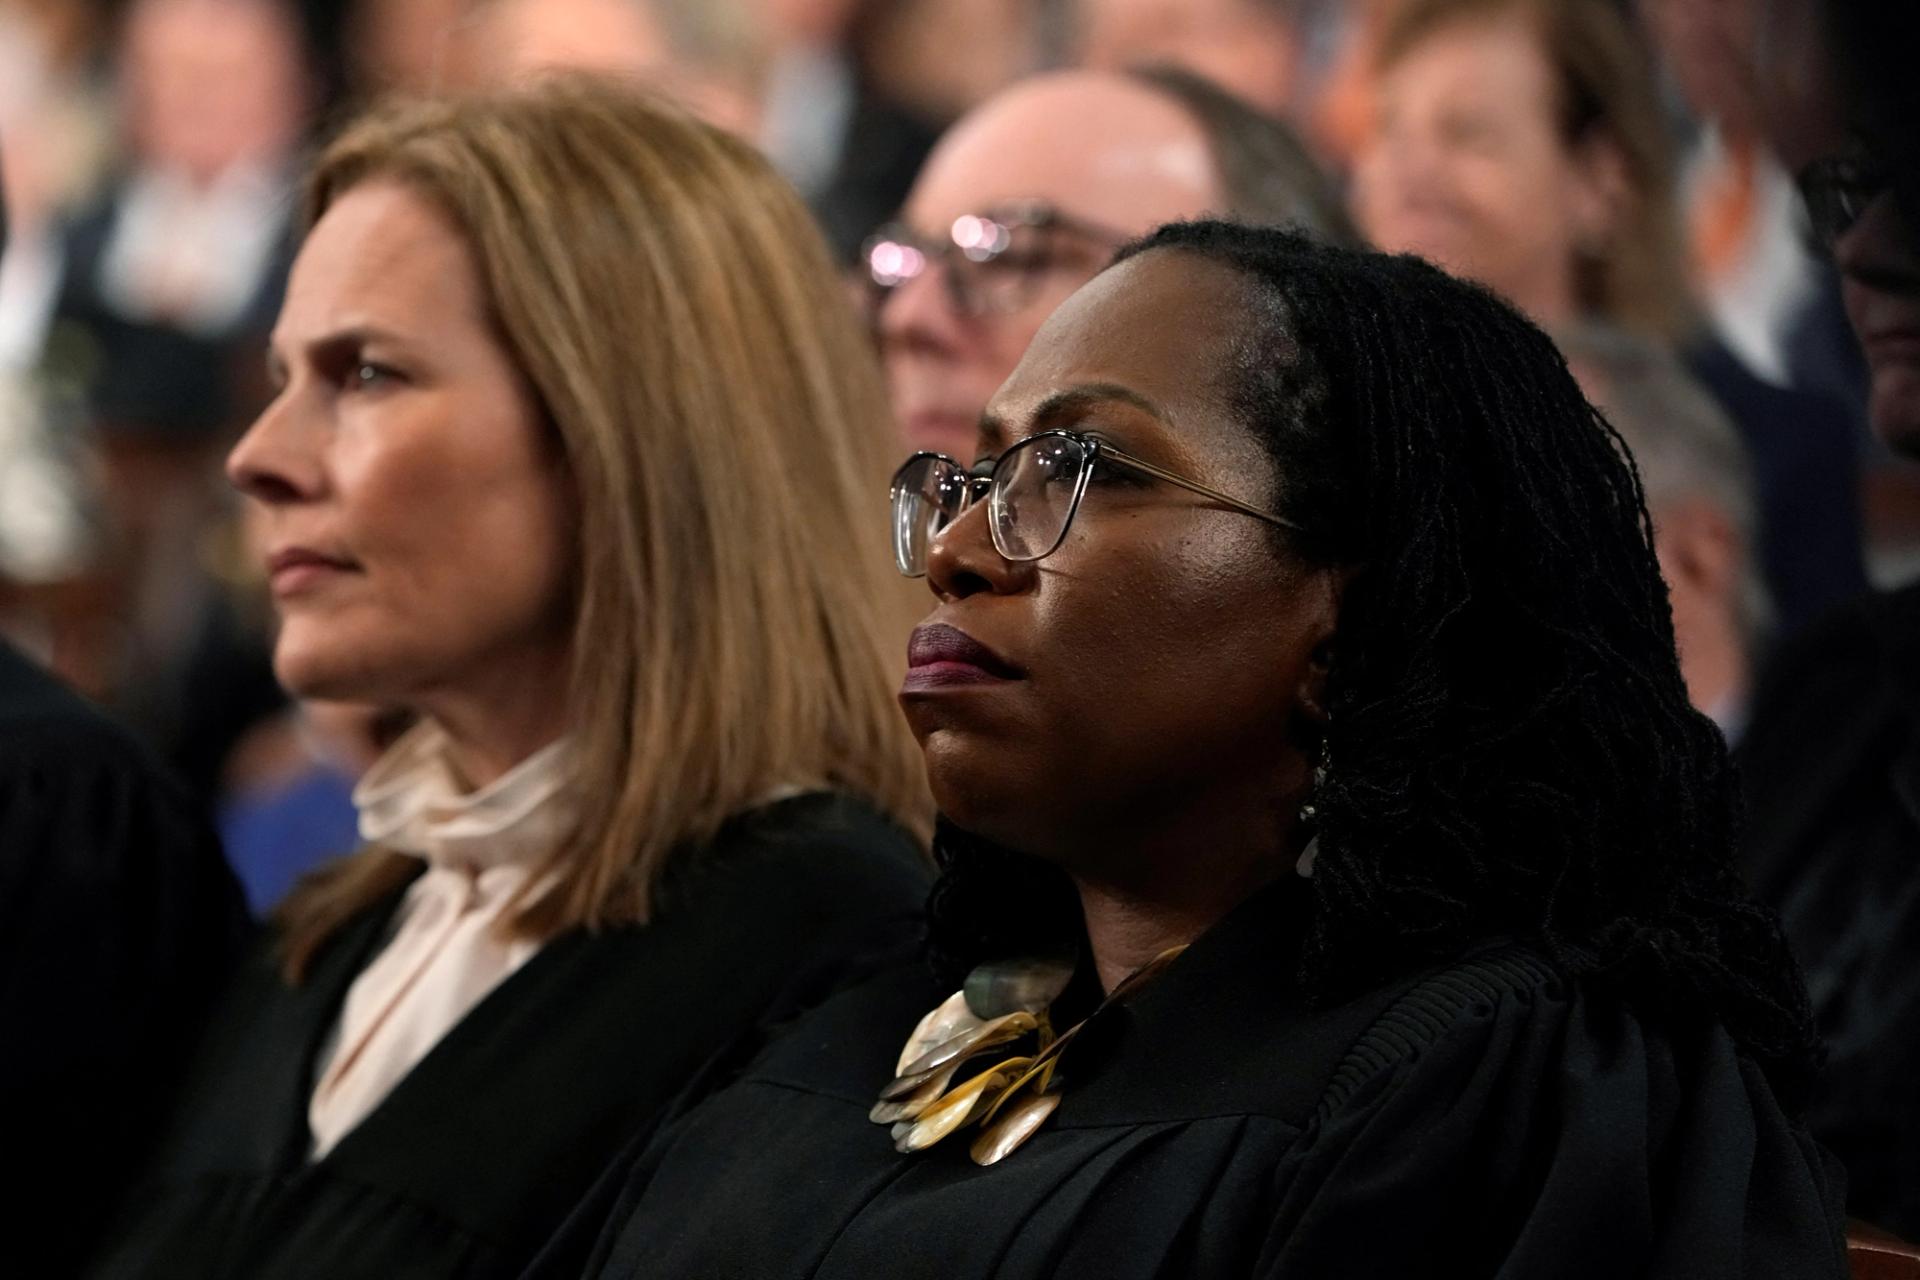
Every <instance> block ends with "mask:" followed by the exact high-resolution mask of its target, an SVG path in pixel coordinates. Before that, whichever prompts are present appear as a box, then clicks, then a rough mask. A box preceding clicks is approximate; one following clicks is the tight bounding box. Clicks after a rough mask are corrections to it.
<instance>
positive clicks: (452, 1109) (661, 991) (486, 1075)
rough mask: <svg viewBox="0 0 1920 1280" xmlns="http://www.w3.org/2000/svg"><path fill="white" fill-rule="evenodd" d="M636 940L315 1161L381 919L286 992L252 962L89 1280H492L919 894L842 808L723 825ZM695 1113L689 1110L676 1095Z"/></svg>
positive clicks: (907, 857)
mask: <svg viewBox="0 0 1920 1280" xmlns="http://www.w3.org/2000/svg"><path fill="white" fill-rule="evenodd" d="M693 865H694V866H695V867H696V868H697V869H696V870H694V871H692V872H691V873H690V874H688V875H687V876H686V877H685V878H684V879H682V880H681V881H680V882H678V883H677V884H676V885H675V887H674V891H673V892H672V894H671V895H670V896H669V897H668V898H667V899H666V901H665V903H664V905H663V906H662V909H661V911H660V912H659V914H658V915H657V916H656V917H655V919H654V921H653V922H652V923H651V924H649V925H647V926H646V927H644V928H628V929H614V930H608V931H605V932H602V933H598V934H591V935H589V934H587V933H584V932H574V933H570V934H567V935H563V936H561V937H559V938H556V939H554V940H553V941H551V942H549V943H548V944H547V945H546V946H544V947H543V948H542V949H541V950H540V951H538V952H536V953H535V954H534V956H533V957H532V959H530V960H528V961H527V963H526V964H525V965H523V966H522V967H521V968H519V969H518V970H516V971H515V972H514V973H513V974H512V975H510V976H509V977H508V978H507V979H506V980H505V981H504V982H502V983H501V984H500V986H499V987H497V988H495V989H494V991H492V992H491V993H490V994H489V995H488V996H487V997H486V998H485V999H483V1000H482V1001H481V1002H480V1004H478V1005H477V1006H475V1007H474V1008H473V1009H472V1010H471V1011H470V1012H469V1013H468V1014H467V1016H466V1017H465V1018H463V1019H462V1020H461V1021H460V1022H459V1023H458V1024H457V1025H456V1026H455V1027H454V1028H453V1030H452V1031H450V1032H449V1033H448V1034H447V1035H446V1037H445V1038H444V1039H442V1040H441V1041H440V1043H439V1044H437V1045H435V1046H434V1048H433V1049H432V1050H431V1051H430V1052H429V1053H428V1054H427V1056H426V1057H425V1058H424V1059H422V1060H421V1062H420V1063H419V1064H418V1065H417V1066H416V1067H414V1069H413V1070H412V1071H411V1072H409V1073H408V1074H407V1075H406V1077H405V1078H403V1079H402V1080H401V1081H400V1083H399V1084H398V1085H397V1086H396V1087H395V1088H394V1091H393V1092H392V1093H391V1094H390V1095H388V1097H387V1098H386V1099H385V1100H384V1101H383V1102H382V1103H381V1104H380V1105H379V1106H378V1107H377V1108H376V1109H375V1110H374V1111H373V1112H372V1113H371V1114H369V1115H368V1116H367V1118H366V1119H365V1120H363V1121H362V1122H361V1123H360V1124H359V1125H358V1126H357V1127H356V1128H354V1129H353V1130H352V1131H350V1132H349V1133H348V1134H347V1135H346V1136H345V1137H344V1138H342V1139H341V1140H340V1142H339V1143H338V1144H337V1145H336V1146H335V1147H334V1148H333V1149H332V1150H331V1151H329V1152H328V1153H327V1155H326V1156H325V1157H324V1158H323V1159H321V1160H319V1161H318V1162H310V1161H309V1160H308V1153H309V1151H310V1148H311V1145H312V1138H311V1135H310V1133H309V1131H308V1128H307V1104H308V1099H309V1097H310V1096H311V1094H312V1090H313V1080H314V1071H315V1061H316V1057H317V1055H318V1053H319V1051H320V1047H321V1045H322V1042H323V1041H324V1040H325V1038H326V1037H327V1035H328V1033H329V1031H330V1029H331V1028H332V1027H333V1025H334V1023H335V1020H336V1019H337V1017H338V1015H339V1010H340V1006H341V1002H342V1001H343V999H344V998H345V996H346V991H347V988H348V986H349V985H350V984H351V983H352V981H353V979H354V977H355V976H356V975H357V974H358V973H359V972H360V970H361V968H362V967H364V965H365V964H366V962H367V960H368V958H369V957H370V956H371V955H372V953H373V952H374V950H375V949H376V948H377V946H378V945H379V944H380V942H381V940H382V939H383V937H384V936H385V934H386V930H387V925H388V921H389V920H390V918H391V916H392V914H393V911H394V909H395V908H396V907H397V905H398V903H399V899H400V896H401V895H400V894H397V893H396V894H395V895H393V896H392V897H391V898H389V900H388V901H386V902H385V903H383V904H382V905H381V906H380V907H379V908H378V909H377V910H373V911H370V912H367V913H365V914H364V915H363V916H361V917H360V918H359V919H357V920H355V921H354V922H353V923H352V924H351V925H350V926H349V927H348V928H347V929H346V930H345V931H344V932H343V933H342V934H341V935H340V936H339V937H338V938H337V939H336V940H335V941H334V942H332V943H330V944H329V946H328V948H327V949H326V951H325V952H324V953H323V954H322V956H321V958H320V959H319V961H318V962H317V964H316V965H315V967H314V971H313V972H312V974H311V975H310V976H309V978H308V980H307V981H306V982H305V983H304V984H303V985H301V986H300V987H297V988H290V987H288V986H287V985H286V984H285V983H284V982H283V981H282V980H281V978H280V977H279V975H278V973H277V972H276V970H275V968H274V964H273V957H272V956H271V955H268V954H263V955H262V956H260V957H259V958H258V960H257V962H256V963H255V964H254V965H253V966H252V969H251V971H250V972H249V973H247V974H246V975H244V976H243V979H242V981H241V982H240V984H239V985H238V988H237V989H236V990H235V991H234V992H233V993H232V994H231V998H230V999H229V1001H228V1003H227V1006H226V1008H225V1011H224V1013H223V1014H222V1015H220V1016H218V1017H217V1018H216V1020H215V1023H214V1030H213V1032H212V1034H211V1035H210V1036H209V1043H208V1045H207V1047H206V1051H205V1052H204V1054H203V1056H202V1058H201V1061H200V1063H199V1065H198V1067H197V1069H196V1070H195V1071H194V1073H193V1075H192V1077H191V1080H190V1089H189V1091H188V1093H187V1094H186V1096H185V1097H184V1099H183V1105H182V1107H181V1109H180V1112H179V1115H178V1118H177V1123H176V1125H175V1127H174V1129H173V1132H172V1134H171V1136H170V1137H169V1138H168V1139H167V1140H166V1142H165V1143H164V1144H163V1146H162V1148H161V1159H160V1162H159V1164H158V1166H157V1168H156V1169H155V1170H154V1171H153V1173H152V1176H151V1177H150V1178H149V1179H148V1180H147V1182H146V1185H145V1187H144V1189H143V1190H141V1191H139V1192H138V1193H137V1194H136V1197H135V1201H134V1209H133V1211H132V1212H131V1214H130V1215H128V1216H127V1217H126V1218H125V1219H123V1221H122V1222H121V1223H120V1225H119V1228H118V1230H117V1231H116V1233H115V1234H114V1236H113V1237H112V1238H111V1239H110V1241H109V1246H108V1248H107V1250H106V1251H105V1252H104V1254H103V1255H102V1256H101V1258H100V1259H99V1261H98V1262H97V1263H96V1268H95V1271H94V1274H96V1275H101V1276H116V1277H120V1276H125V1277H136V1276H137V1277H182V1278H184V1277H193V1280H218V1278H220V1277H236V1278H239V1277H245V1280H268V1278H269V1277H313V1278H314V1280H320V1278H322V1277H324V1278H325V1280H348V1278H350V1277H369V1278H371V1277H379V1278H380V1280H399V1278H400V1277H454V1276H459V1277H478V1276H501V1275H506V1276H511V1275H514V1274H515V1273H517V1272H518V1271H519V1270H520V1268H521V1267H522V1266H524V1265H525V1264H526V1262H527V1260H528V1259H529V1258H531V1257H532V1256H533V1255H534V1253H535V1252H536V1251H537V1250H538V1249H539V1248H540V1246H541V1245H542V1244H543V1243H544V1242H545V1241H546V1240H547V1239H548V1237H549V1236H550V1235H551V1234H552V1233H553V1231H554V1229H555V1228H556V1227H557V1226H559V1224H560V1223H561V1221H562V1220H563V1219H564V1218H565V1217H566V1215H567V1213H568V1212H569V1210H570V1209H571V1208H572V1207H573V1206H574V1204H575V1203H576V1201H578V1200H579V1198H580V1197H581V1195H582V1193H584V1192H585V1191H586V1190H587V1189H588V1188H589V1187H590V1186H591V1185H592V1184H593V1182H594V1179H595V1178H596V1177H597V1176H598V1175H599V1174H600V1173H601V1171H602V1169H603V1167H604V1166H605V1165H606V1164H607V1162H608V1160H609V1159H610V1158H611V1157H612V1156H613V1155H614V1154H615V1153H616V1152H618V1151H620V1150H621V1149H622V1147H623V1146H625V1145H626V1144H628V1143H630V1142H632V1141H633V1140H634V1139H635V1136H636V1135H637V1134H639V1133H641V1132H643V1131H644V1130H645V1129H647V1127H648V1126H650V1125H651V1124H653V1123H654V1122H655V1121H656V1120H657V1119H658V1117H659V1116H660V1115H661V1114H662V1112H663V1111H664V1110H665V1109H666V1107H667V1104H668V1103H669V1102H670V1101H671V1100H672V1099H674V1098H675V1097H676V1096H679V1095H681V1094H682V1093H683V1092H684V1091H686V1090H687V1089H689V1087H690V1082H693V1081H694V1080H695V1078H696V1077H697V1076H699V1075H701V1073H702V1072H703V1070H705V1069H707V1068H708V1067H709V1065H710V1064H713V1063H716V1062H720V1061H724V1060H725V1059H726V1055H727V1054H728V1053H729V1052H734V1051H736V1047H737V1046H739V1045H741V1044H744V1043H758V1041H759V1039H760V1038H761V1037H762V1036H763V1035H764V1033H765V1029H766V1028H767V1027H768V1026H769V1025H770V1024H772V1023H775V1022H777V1021H779V1020H782V1019H784V1018H786V1017H789V1016H791V1015H792V1014H793V1013H796V1012H798V1011H799V1010H800V1009H801V1008H804V1007H807V1006H808V1005H810V1004H812V1003H816V1002H817V1001H818V1000H819V999H820V998H822V997H824V996H825V995H826V994H828V992H830V991H831V990H832V989H834V988H835V987H836V986H837V985H839V983H841V982H842V981H845V980H847V979H849V978H850V977H851V976H852V974H853V973H854V972H856V971H857V970H858V966H859V965H860V964H861V963H863V957H867V956H870V955H871V954H873V953H874V952H875V951H878V950H884V951H889V952H893V953H896V954H897V951H898V948H899V947H900V946H901V944H902V939H903V938H907V937H911V936H913V933H914V931H915V929H916V928H917V925H916V923H915V921H916V919H917V916H918V909H919V904H920V902H921V900H922V898H924V896H925V892H926V884H927V878H928V869H927V867H926V864H925V862H924V859H923V858H922V857H921V856H920V854H919V852H918V850H917V849H916V847H915V846H914V845H913V843H912V841H911V840H910V839H909V838H908V837H907V836H906V835H905V834H903V833H902V832H901V831H899V830H898V829H897V828H895V827H893V826H891V825H890V824H888V823H886V822H885V821H883V820H882V819H881V818H879V817H877V816H876V815H874V814H873V813H872V812H871V811H870V810H868V809H866V808H865V807H863V806H861V805H859V804H856V803H854V802H852V801H850V800H846V799H840V798H833V797H827V796H821V795H814V796H807V797H801V798H797V799H793V800H788V801H784V802H782V803H780V804H777V805H774V806H771V807H770V808H768V809H765V810H762V811H760V812H758V813H757V814H755V815H752V816H750V817H749V818H746V819H742V820H740V821H737V822H736V823H734V824H733V825H732V826H730V827H729V828H728V829H727V830H726V831H724V832H722V834H721V836H720V837H719V839H718V840H717V841H716V842H715V844H714V845H713V847H712V848H710V849H708V850H705V851H703V852H702V853H700V854H699V855H698V856H697V861H696V862H694V864H693ZM691 1087H694V1088H697V1086H691Z"/></svg>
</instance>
